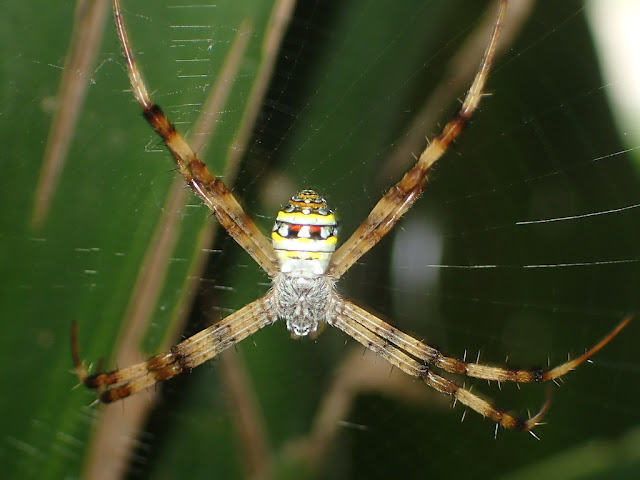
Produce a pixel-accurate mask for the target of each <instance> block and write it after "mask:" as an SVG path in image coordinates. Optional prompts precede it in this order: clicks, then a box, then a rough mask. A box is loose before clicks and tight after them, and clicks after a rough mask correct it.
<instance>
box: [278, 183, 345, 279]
mask: <svg viewBox="0 0 640 480" xmlns="http://www.w3.org/2000/svg"><path fill="white" fill-rule="evenodd" d="M271 241H272V243H273V248H274V250H275V251H276V255H277V256H278V262H279V267H280V271H281V272H282V273H287V274H291V275H294V276H300V277H315V276H318V275H322V274H324V273H325V271H326V270H327V267H328V266H329V260H330V258H331V255H332V254H333V252H334V251H335V249H336V244H337V242H338V223H337V221H336V217H335V215H334V214H333V212H332V211H331V210H330V209H329V207H328V206H327V202H326V200H325V199H324V198H322V197H321V196H320V195H318V194H317V193H316V192H315V191H314V190H309V189H306V190H302V191H300V192H298V193H297V194H296V195H294V196H293V197H292V198H291V200H290V201H289V204H288V205H287V206H286V207H285V208H283V209H282V210H280V211H279V212H278V216H277V218H276V222H275V224H274V226H273V230H272V232H271Z"/></svg>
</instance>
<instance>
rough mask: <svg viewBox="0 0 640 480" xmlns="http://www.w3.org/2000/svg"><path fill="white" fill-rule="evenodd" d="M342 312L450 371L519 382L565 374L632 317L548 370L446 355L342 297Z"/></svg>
mask: <svg viewBox="0 0 640 480" xmlns="http://www.w3.org/2000/svg"><path fill="white" fill-rule="evenodd" d="M343 311H344V313H345V315H347V316H348V317H349V318H351V319H353V320H355V321H356V322H358V323H359V324H360V325H362V326H363V327H364V328H366V329H367V330H369V331H370V332H372V333H374V334H375V335H377V336H378V337H381V338H383V339H384V340H386V341H387V342H390V343H392V344H393V345H395V346H396V347H398V348H399V349H401V350H403V351H404V352H407V353H408V354H409V355H411V356H412V357H414V358H418V359H420V360H422V361H424V362H426V363H428V364H430V365H433V366H435V367H437V368H441V369H442V370H445V371H447V372H450V373H455V374H459V375H467V376H469V377H474V378H481V379H483V380H495V381H498V382H516V383H532V382H547V381H549V380H555V379H557V378H559V377H562V376H563V375H566V374H567V373H569V372H570V371H571V370H575V369H576V368H577V367H578V366H579V365H580V364H581V363H583V362H585V361H587V360H588V359H589V358H590V357H592V356H593V355H595V354H596V353H597V352H598V351H599V350H600V349H602V348H603V347H604V346H605V345H606V344H607V343H609V342H610V341H611V340H613V338H614V337H616V335H618V334H619V333H620V332H621V331H622V329H623V328H625V327H626V326H627V325H628V324H629V322H630V321H631V319H632V318H633V317H632V316H631V315H630V316H628V317H626V318H625V319H624V320H622V321H621V322H620V323H619V324H618V325H616V327H615V328H613V329H612V330H611V331H610V332H609V333H607V335H605V336H604V337H603V338H602V339H601V340H600V341H599V342H598V343H596V344H595V345H594V346H593V347H591V348H590V349H588V350H587V351H586V352H584V353H583V354H582V355H580V356H579V357H577V358H574V359H573V360H568V361H566V362H565V363H562V364H561V365H558V366H556V367H554V368H547V369H545V370H543V369H536V370H522V369H509V368H502V367H494V366H489V365H481V364H479V363H471V362H466V361H460V360H457V359H455V358H451V357H447V356H445V355H444V354H443V353H442V352H440V351H439V350H438V349H436V348H433V347H431V346H429V345H427V344H425V343H423V342H421V341H419V340H417V339H415V338H413V337H412V336H411V335H408V334H406V333H404V332H402V331H400V330H398V329H397V328H395V327H393V326H391V325H389V324H388V323H386V322H384V321H382V320H381V319H380V318H378V317H376V316H375V315H372V314H371V313H369V312H367V311H366V310H365V309H363V308H361V307H358V306H357V305H355V304H353V303H352V302H350V301H348V300H343Z"/></svg>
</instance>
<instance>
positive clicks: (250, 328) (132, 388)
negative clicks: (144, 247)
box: [71, 297, 274, 403]
mask: <svg viewBox="0 0 640 480" xmlns="http://www.w3.org/2000/svg"><path fill="white" fill-rule="evenodd" d="M268 302H269V298H268V297H263V298H260V299H258V300H255V301H253V302H251V303H250V304H248V305H246V306H245V307H244V308H241V309H240V310H238V311H237V312H235V313H232V314H231V315H229V316H228V317H226V318H224V319H223V320H221V321H220V322H218V323H216V324H214V325H212V326H210V327H208V328H206V329H204V330H202V331H201V332H199V333H197V334H195V335H193V336H192V337H189V338H187V339H186V340H184V341H183V342H181V343H179V344H177V345H176V346H174V347H173V348H171V350H169V351H168V352H165V353H161V354H158V355H154V356H153V357H151V358H150V359H148V360H147V361H145V362H141V363H138V364H136V365H132V366H130V367H127V368H123V369H120V370H113V371H111V372H106V373H97V374H95V375H87V373H86V371H85V370H84V368H83V366H82V362H81V360H80V355H79V353H78V346H77V344H78V341H77V326H76V325H75V324H74V326H73V329H72V333H71V343H72V355H73V363H74V365H75V372H76V375H77V376H78V378H79V379H80V381H81V382H82V383H83V384H84V385H86V386H87V387H89V388H93V389H95V390H97V392H98V398H99V399H100V400H101V401H102V402H104V403H111V402H113V401H116V400H120V399H121V398H124V397H128V396H129V395H131V394H133V393H135V392H137V391H139V390H142V389H144V388H147V387H149V386H151V385H153V384H155V383H156V382H159V381H161V380H167V379H169V378H171V377H174V376H176V375H179V374H180V373H182V372H184V371H188V370H191V369H192V368H195V367H197V366H198V365H200V364H202V363H204V362H206V361H207V360H210V359H212V358H214V357H215V356H216V355H218V354H219V353H220V352H222V351H223V350H226V349H227V348H229V347H231V346H233V345H235V344H236V343H238V342H240V341H242V340H244V339H245V338H247V337H248V336H250V335H252V334H254V333H255V332H257V331H258V330H260V329H261V328H263V327H265V326H267V325H269V324H271V323H273V321H274V319H273V318H272V316H271V315H270V314H269V313H268V311H269V307H268Z"/></svg>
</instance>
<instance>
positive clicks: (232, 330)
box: [72, 0, 631, 431]
mask: <svg viewBox="0 0 640 480" xmlns="http://www.w3.org/2000/svg"><path fill="white" fill-rule="evenodd" d="M506 7H507V0H503V1H502V2H501V4H500V8H499V12H498V15H497V18H496V20H495V24H494V27H493V32H492V34H491V38H490V40H489V43H488V45H487V47H486V50H485V53H484V57H483V59H482V62H481V64H480V67H479V69H478V71H477V73H476V76H475V79H474V80H473V83H472V84H471V87H470V89H469V91H468V93H467V95H466V97H465V99H464V102H463V104H462V107H461V108H460V110H459V112H458V113H457V114H456V115H455V117H454V118H453V119H452V120H451V121H450V122H449V123H447V124H446V126H445V127H444V129H443V131H442V133H440V135H438V136H437V137H435V138H434V139H433V140H431V142H430V143H429V145H428V146H427V148H426V149H425V150H424V151H423V152H422V154H421V155H420V157H419V158H418V161H417V162H416V164H415V165H414V166H413V167H411V169H410V170H409V171H408V172H407V173H406V174H405V175H404V177H403V178H402V179H401V180H400V181H399V182H398V183H397V184H395V185H394V186H393V187H391V189H390V190H389V191H388V192H387V193H386V194H385V195H384V196H383V197H382V199H380V201H379V202H378V203H377V204H376V206H375V207H374V208H373V210H372V211H371V213H369V216H368V217H367V218H366V219H365V220H364V222H363V223H362V224H361V225H360V226H359V227H358V229H357V230H356V231H355V232H354V233H353V235H351V237H350V238H349V239H348V240H347V241H346V242H345V243H344V244H343V245H342V246H341V247H340V248H338V249H337V251H336V244H337V233H338V229H337V223H336V219H335V217H334V215H333V213H332V211H331V210H330V209H329V207H328V206H327V203H326V202H325V200H324V199H323V198H322V197H321V196H320V195H318V194H317V193H316V192H315V191H313V190H308V189H306V190H302V191H300V192H299V193H297V194H296V195H294V196H293V198H292V199H291V201H290V202H289V204H288V205H287V206H286V207H285V208H284V209H283V210H281V211H280V212H279V213H278V216H277V218H276V221H275V225H274V227H273V231H272V233H271V237H272V241H271V243H270V242H269V241H268V240H267V238H266V237H265V236H264V235H263V234H262V233H261V232H260V230H259V229H258V228H257V226H256V225H255V223H254V222H253V221H252V220H251V219H250V218H249V217H248V216H247V214H246V213H245V212H244V211H243V209H242V207H241V206H240V204H239V203H238V202H237V201H236V199H235V198H234V197H233V195H232V194H231V192H230V191H229V190H228V189H227V187H226V186H225V185H224V184H223V183H222V181H220V180H219V179H218V178H216V177H215V176H214V175H213V174H212V173H210V171H209V170H208V169H207V167H206V166H205V165H204V164H203V163H202V162H201V161H200V160H199V159H198V157H197V156H196V154H195V153H194V152H193V151H192V150H191V148H190V147H189V145H188V144H187V143H186V141H185V140H184V139H183V138H182V137H181V136H180V134H178V133H177V132H176V130H175V128H174V127H173V125H172V124H171V123H170V121H169V120H168V119H167V117H166V116H165V114H164V113H163V112H162V110H161V109H160V107H159V106H158V105H156V104H154V103H153V102H152V101H151V99H150V96H149V93H148V92H147V88H146V87H145V85H144V83H143V81H142V79H141V76H140V72H139V71H138V68H137V66H136V64H135V61H134V58H133V54H132V52H131V47H130V44H129V40H128V38H127V33H126V30H125V26H124V22H123V18H122V13H121V11H120V5H119V2H118V0H113V9H114V15H115V24H116V29H117V32H118V36H119V38H120V42H121V44H122V50H123V52H124V58H125V61H126V64H127V71H128V74H129V80H130V82H131V87H132V89H133V93H134V95H135V97H136V99H137V101H138V103H139V104H140V106H141V108H142V111H143V114H144V117H145V118H146V119H147V121H148V122H149V123H150V124H151V126H152V127H153V128H154V129H155V130H156V132H157V133H158V135H160V137H162V139H163V140H164V142H165V143H166V145H167V147H168V149H169V151H170V152H171V154H172V155H173V157H174V159H175V161H176V164H177V166H178V169H179V170H180V173H181V174H182V176H183V177H184V178H185V180H186V182H187V184H188V185H189V186H190V187H191V188H192V189H193V191H194V192H195V193H196V194H197V195H198V196H199V197H200V198H201V199H202V201H203V202H204V203H205V204H206V205H207V206H208V207H209V208H210V209H211V210H212V212H213V214H214V215H215V217H216V218H217V220H218V222H220V224H221V225H222V227H223V228H224V229H225V230H226V231H227V232H228V233H229V235H231V237H233V239H234V240H235V241H236V242H238V243H239V244H240V246H241V247H242V248H244V249H245V250H246V251H247V252H248V253H249V254H250V255H251V256H252V257H253V259H254V260H255V261H256V262H257V263H258V264H259V265H260V267H262V269H263V270H264V271H265V272H266V273H267V274H268V275H269V277H270V278H271V281H272V283H273V285H272V287H271V289H270V290H269V291H268V293H267V294H266V295H265V296H263V297H262V298H259V299H258V300H255V301H253V302H251V303H249V304H248V305H246V306H245V307H243V308H241V309H240V310H238V311H236V312H235V313H232V314H231V315H229V316H227V317H226V318H225V319H223V320H221V321H220V322H218V323H216V324H214V325H212V326H210V327H209V328H206V329H205V330H203V331H201V332H200V333H197V334H196V335H194V336H192V337H190V338H188V339H186V340H184V341H183V342H181V343H179V344H178V345H176V346H174V347H173V348H171V349H170V350H169V351H168V352H165V353H161V354H158V355H155V356H153V357H151V358H150V359H149V360H147V361H145V362H142V363H139V364H137V365H133V366H130V367H126V368H122V369H119V370H114V371H110V372H107V373H97V374H94V375H88V374H87V373H86V372H85V370H84V368H83V366H82V362H81V361H80V358H79V354H78V348H77V337H76V327H75V326H74V329H73V335H72V336H73V338H72V349H73V357H74V362H75V371H76V373H77V375H78V377H79V378H80V380H81V382H82V383H83V384H84V385H86V386H87V387H89V388H93V389H96V390H97V393H98V397H99V399H100V400H101V401H102V402H105V403H109V402H113V401H115V400H119V399H122V398H124V397H127V396H129V395H131V394H133V393H135V392H137V391H139V390H142V389H144V388H147V387H149V386H151V385H153V384H155V383H156V382H158V381H160V380H167V379H169V378H171V377H174V376H176V375H178V374H180V373H182V372H184V371H188V370H191V369H192V368H194V367H196V366H198V365H200V364H202V363H203V362H206V361H207V360H210V359H212V358H213V357H215V356H216V355H218V354H219V353H220V352H222V351H223V350H225V349H227V348H229V347H231V346H233V345H235V344H236V343H238V342H240V341H241V340H244V339H245V338H247V337H249V336H250V335H252V334H253V333H255V332H257V331H258V330H260V329H261V328H263V327H265V326H267V325H271V324H272V323H274V322H276V321H277V320H278V319H283V320H285V321H286V326H287V329H288V330H289V331H290V332H291V336H292V337H293V338H300V337H305V336H310V337H314V336H315V335H317V333H318V327H319V326H320V325H321V324H323V323H327V324H329V325H331V326H333V327H336V328H338V329H340V330H342V331H343V332H345V333H346V334H347V335H349V336H351V337H353V339H355V340H356V341H358V342H360V343H361V344H362V345H364V346H365V347H366V348H368V349H370V350H372V351H373V352H375V353H377V354H378V355H380V356H381V357H383V358H384V359H386V360H387V361H388V362H389V363H391V364H392V365H393V366H396V367H398V368H399V369H400V370H402V371H403V372H405V373H407V374H409V375H411V376H413V377H416V378H418V379H420V380H422V381H423V382H425V383H426V384H427V385H429V386H430V387H432V388H434V389H436V390H437V391H438V392H440V393H443V394H447V395H450V396H452V397H453V398H454V400H455V401H458V402H460V403H462V404H464V405H466V406H467V407H469V408H471V409H473V410H475V411H476V412H478V413H480V414H481V415H483V416H485V417H489V418H490V419H492V420H493V421H495V422H497V424H499V425H502V426H503V427H506V428H512V429H517V430H525V431H531V429H532V428H534V427H535V426H536V425H538V424H539V423H540V420H541V418H542V416H543V415H544V413H545V411H546V409H547V407H548V403H549V402H548V400H547V402H546V403H545V405H544V406H543V407H542V409H541V410H540V411H539V412H538V413H537V414H536V415H534V416H530V417H529V418H526V419H521V418H517V417H515V416H513V415H511V414H509V413H506V412H504V411H502V410H499V409H498V408H496V407H494V406H493V405H491V403H489V402H487V401H486V400H483V399H482V398H480V397H479V396H477V395H475V394H473V393H471V392H470V391H469V390H467V389H466V388H464V387H461V386H460V385H458V384H456V383H454V382H453V381H451V380H448V379H447V378H445V377H443V376H441V375H438V374H437V373H436V372H435V371H434V368H438V369H441V370H444V371H445V372H449V373H452V374H459V375H467V376H469V377H473V378H479V379H485V380H495V381H497V382H518V383H529V382H543V381H549V380H555V379H557V378H559V377H561V376H563V375H565V374H566V373H568V372H569V371H571V370H573V369H575V368H576V367H577V366H578V365H580V364H581V363H583V362H584V361H585V360H587V359H588V358H589V357H591V356H592V355H593V354H595V353H596V352H597V351H599V350H600V349H601V348H602V347H604V346H605V345H606V344H607V343H609V341H611V339H613V338H614V337H615V336H616V335H617V334H618V333H619V332H620V331H621V330H622V329H623V328H624V327H625V326H626V325H627V324H628V323H629V321H630V320H631V317H627V318H626V319H624V320H623V321H622V322H621V323H620V324H619V325H617V326H616V327H615V328H614V329H613V330H612V331H611V332H609V333H608V334H607V335H606V336H605V337H604V338H603V339H602V340H600V341H599V342H598V343H597V344H596V345H594V346H593V347H591V348H590V349H589V350H587V351H586V352H585V353H584V354H582V355H580V356H579V357H577V358H575V359H574V360H570V361H567V362H566V363H563V364H561V365H559V366H556V367H554V368H549V369H547V370H542V369H532V370H521V369H512V368H503V367H496V366H487V365H481V364H479V363H472V362H466V361H460V360H456V359H454V358H449V357H446V356H444V355H443V354H442V353H441V352H440V351H438V350H437V349H435V348H433V347H431V346H429V345H427V344H425V343H423V342H421V341H419V340H417V339H414V338H413V337H411V336H409V335H407V334H405V333H403V332H401V331H400V330H398V329H397V328H395V327H392V326H391V325H389V324H388V323H386V322H384V321H383V320H381V319H380V318H378V317H376V316H375V315H373V314H371V313H369V312H367V311H366V310H364V309H363V308H361V307H359V306H357V305H355V304H354V303H352V302H350V301H349V300H347V299H345V298H343V297H341V296H340V295H339V294H338V293H337V292H336V288H335V284H336V282H337V280H338V279H339V278H340V277H341V276H342V275H343V274H344V273H345V272H346V271H347V270H348V269H349V268H350V267H351V266H352V265H353V264H354V263H355V262H356V261H357V260H358V259H359V258H360V257H361V256H362V255H364V254H365V253H366V252H367V251H369V249H371V248H372V247H373V246H374V245H376V244H377V243H378V242H379V241H380V239H381V238H382V237H384V236H385V235H386V234H387V233H388V232H389V231H390V230H391V229H392V228H393V226H394V225H395V224H396V223H397V222H398V220H399V219H400V217H401V216H402V215H403V214H404V213H405V212H406V211H407V210H408V209H409V208H410V207H411V206H412V205H413V203H414V202H415V201H416V199H417V198H418V197H419V196H420V194H421V192H422V190H423V189H424V186H425V184H426V181H427V175H428V172H429V169H430V168H431V166H432V165H433V164H434V162H436V160H438V159H439V158H440V157H441V156H442V155H443V154H444V153H445V151H446V150H447V148H448V146H449V145H450V144H451V142H453V141H454V140H455V139H456V138H457V137H458V136H459V135H460V133H461V132H462V130H463V129H464V127H465V126H466V125H467V123H468V122H469V120H470V118H471V115H472V114H473V112H474V111H475V110H476V108H477V107H478V104H479V103H480V99H481V98H482V96H483V93H482V92H483V89H484V86H485V82H486V80H487V77H488V74H489V69H490V67H491V63H492V60H493V57H494V54H495V51H496V44H497V41H498V35H499V32H500V29H501V26H502V21H503V17H504V14H505V10H506ZM334 252H335V253H334Z"/></svg>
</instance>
